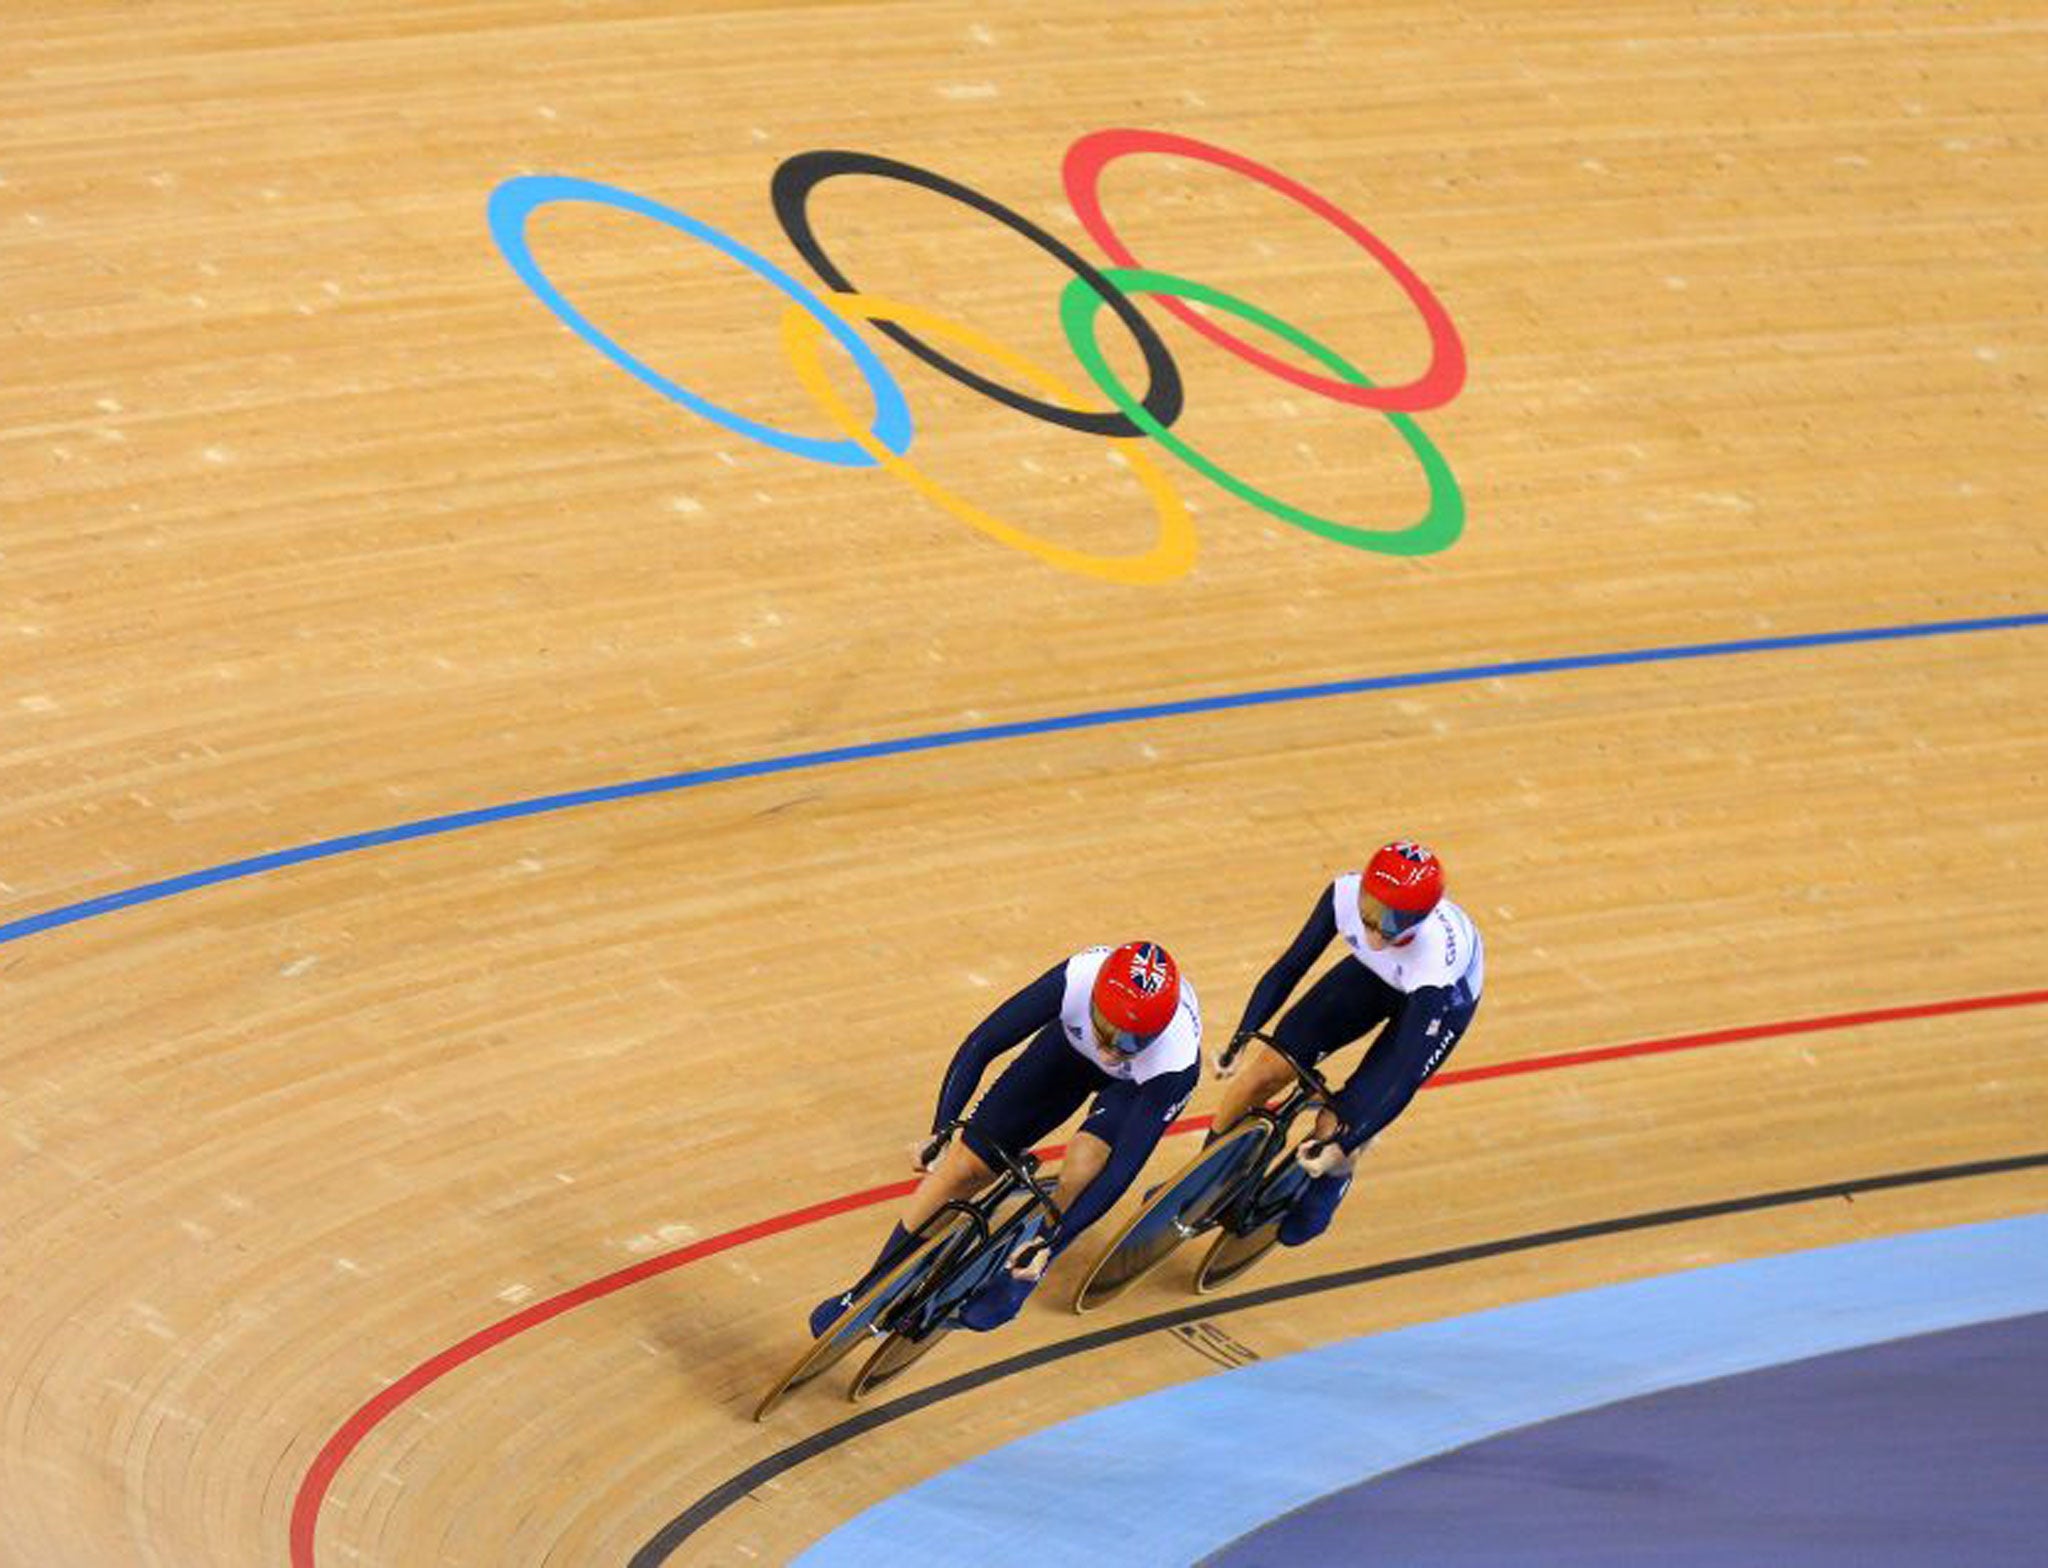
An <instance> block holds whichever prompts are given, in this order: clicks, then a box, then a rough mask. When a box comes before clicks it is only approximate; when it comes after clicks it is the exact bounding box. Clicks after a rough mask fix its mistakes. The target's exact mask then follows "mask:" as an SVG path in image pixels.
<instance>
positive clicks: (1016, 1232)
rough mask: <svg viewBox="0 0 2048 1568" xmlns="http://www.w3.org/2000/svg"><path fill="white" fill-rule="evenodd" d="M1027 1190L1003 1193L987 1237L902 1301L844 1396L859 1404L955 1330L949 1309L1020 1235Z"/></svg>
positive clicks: (986, 1275) (981, 1281)
mask: <svg viewBox="0 0 2048 1568" xmlns="http://www.w3.org/2000/svg"><path fill="white" fill-rule="evenodd" d="M1031 1201H1032V1200H1031V1194H1030V1193H1028V1192H1023V1191H1017V1192H1013V1193H1011V1194H1009V1195H1008V1196H1007V1197H1005V1198H1003V1199H1002V1200H1001V1201H1000V1202H999V1203H998V1204H997V1205H996V1207H995V1209H994V1211H993V1212H992V1213H991V1214H990V1215H989V1221H988V1224H989V1234H988V1239H987V1240H986V1241H984V1242H982V1243H981V1244H980V1245H978V1246H975V1247H972V1248H970V1249H968V1250H967V1251H966V1252H965V1253H964V1255H963V1254H962V1253H959V1252H956V1253H955V1254H954V1256H953V1259H952V1261H951V1263H950V1265H949V1266H948V1267H946V1268H945V1269H944V1270H943V1271H942V1272H943V1274H944V1277H943V1278H940V1279H936V1280H934V1281H933V1282H932V1283H931V1285H930V1288H928V1289H927V1290H925V1291H923V1292H921V1293H920V1294H919V1295H918V1297H917V1298H916V1299H914V1300H907V1301H905V1303H904V1304H903V1307H902V1308H901V1310H899V1311H898V1312H897V1313H896V1315H895V1317H894V1320H893V1322H892V1325H891V1328H890V1331H889V1333H888V1334H887V1336H886V1337H884V1339H883V1340H882V1343H881V1344H879V1345H878V1346H876V1347H875V1353H874V1354H873V1355H871V1356H869V1357H868V1359H867V1362H866V1364H865V1365H864V1366H862V1367H861V1369H860V1370H859V1371H858V1372H856V1373H855V1374H854V1375H853V1384H852V1386H851V1387H850V1388H848V1389H847V1391H846V1397H847V1398H848V1399H850V1400H852V1401H853V1402H854V1403H855V1404H858V1403H859V1402H860V1401H861V1400H862V1399H864V1398H866V1397H867V1396H868V1395H869V1394H870V1393H872V1392H874V1390H876V1389H878V1388H880V1387H881V1386H882V1385H883V1384H884V1383H887V1382H888V1381H889V1380H890V1379H891V1378H893V1377H895V1376H896V1375H897V1374H898V1373H900V1372H903V1371H906V1370H907V1369H908V1368H909V1367H910V1366H911V1365H912V1364H913V1363H915V1362H918V1361H920V1360H922V1359H923V1358H924V1357H925V1356H927V1355H928V1354H930V1352H931V1349H932V1347H933V1346H934V1345H936V1344H938V1342H939V1341H940V1340H942V1339H944V1338H945V1337H946V1336H947V1335H948V1334H950V1333H951V1332H952V1331H953V1314H954V1313H955V1312H956V1311H958V1310H959V1308H960V1306H961V1305H962V1303H964V1302H965V1301H966V1300H967V1298H968V1297H969V1296H971V1295H973V1294H974V1293H975V1292H976V1291H977V1290H979V1289H980V1288H981V1287H982V1286H983V1285H984V1284H986V1283H987V1282H988V1281H989V1279H990V1278H992V1277H993V1276H994V1274H995V1272H996V1270H997V1269H999V1268H1000V1267H1002V1265H1003V1261H1004V1260H1005V1259H1006V1258H1008V1257H1009V1255H1010V1252H1011V1250H1012V1249H1013V1248H1014V1247H1015V1246H1016V1244H1017V1243H1018V1241H1019V1240H1020V1239H1021V1228H1020V1226H1019V1224H1018V1223H1017V1222H1018V1221H1019V1220H1021V1218H1022V1217H1023V1214H1024V1211H1025V1210H1026V1209H1028V1208H1029V1207H1030V1206H1031Z"/></svg>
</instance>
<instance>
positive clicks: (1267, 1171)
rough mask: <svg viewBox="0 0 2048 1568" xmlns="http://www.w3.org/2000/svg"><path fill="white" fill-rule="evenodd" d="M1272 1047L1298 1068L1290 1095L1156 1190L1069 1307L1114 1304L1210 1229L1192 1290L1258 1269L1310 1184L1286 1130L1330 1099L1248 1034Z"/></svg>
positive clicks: (1307, 1073) (1241, 1123)
mask: <svg viewBox="0 0 2048 1568" xmlns="http://www.w3.org/2000/svg"><path fill="white" fill-rule="evenodd" d="M1247 1038H1248V1039H1251V1040H1257V1041H1260V1042H1261V1043H1263V1044H1265V1045H1269V1046H1272V1047H1273V1050H1274V1052H1275V1053H1276V1054H1277V1055H1278V1056H1279V1057H1280V1059H1281V1060H1282V1061H1283V1062H1285V1063H1286V1064H1287V1065H1288V1066H1289V1067H1290V1068H1292V1069H1293V1070H1294V1078H1295V1085H1294V1087H1293V1089H1291V1090H1289V1091H1288V1093H1287V1094H1286V1095H1285V1096H1284V1097H1283V1098H1281V1099H1280V1100H1279V1101H1278V1102H1276V1103H1275V1104H1272V1105H1264V1106H1256V1107H1254V1108H1253V1109H1252V1110H1250V1111H1248V1112H1246V1113H1245V1115H1244V1116H1243V1117H1242V1118H1240V1119H1239V1120H1238V1122H1237V1123H1236V1124H1235V1125H1234V1126H1232V1127H1229V1128H1227V1129H1226V1130H1225V1131H1223V1132H1221V1133H1219V1134H1217V1135H1216V1136H1215V1138H1214V1139H1213V1140H1212V1141H1211V1142H1209V1143H1207V1144H1205V1145H1203V1147H1202V1148H1201V1149H1200V1150H1199V1151H1198V1152H1197V1153H1196V1154H1195V1156H1194V1157H1193V1158H1192V1159H1190V1160H1189V1161H1188V1163H1187V1164H1186V1165H1184V1166H1182V1167H1181V1168H1180V1170H1178V1171H1177V1172H1175V1173H1174V1174H1173V1175H1172V1176H1170V1177H1168V1178H1167V1179H1166V1180H1165V1181H1163V1182H1161V1183H1160V1184H1159V1185H1158V1186H1156V1187H1154V1188H1152V1189H1151V1190H1150V1191H1149V1192H1148V1193H1146V1195H1145V1201H1144V1202H1143V1203H1141V1204H1140V1205H1139V1206H1138V1211H1137V1213H1135V1214H1133V1215H1132V1216H1131V1217H1130V1219H1129V1220H1127V1221H1126V1222H1125V1223H1124V1227H1123V1229H1121V1230H1120V1231H1118V1232H1117V1233H1116V1236H1115V1238H1114V1239H1113V1240H1111V1242H1110V1244H1109V1246H1108V1247H1107V1248H1106V1249H1105V1250H1104V1251H1103V1254H1102V1256H1101V1257H1099V1258H1097V1259H1096V1260H1095V1266H1094V1267H1093V1268H1092V1269H1090V1270H1089V1271H1088V1277H1087V1278H1086V1279H1084V1280H1082V1281H1081V1288H1080V1289H1079V1290H1078V1291H1076V1292H1075V1294H1074V1310H1075V1311H1076V1312H1087V1311H1089V1310H1091V1309H1092V1308H1095V1307H1099V1306H1101V1305H1102V1304H1103V1303H1104V1302H1106V1301H1110V1300H1113V1299H1114V1298H1115V1297H1117V1296H1119V1295H1121V1294H1122V1293H1123V1292H1124V1291H1126V1290H1128V1289H1129V1288H1130V1287H1131V1286H1132V1285H1134V1284H1136V1283H1137V1282H1138V1281H1139V1280H1141V1279H1143V1278H1144V1277H1145V1276H1146V1275H1147V1274H1149V1273H1151V1272H1152V1271H1153V1270H1154V1269H1156V1268H1158V1267H1159V1265H1160V1264H1162V1263H1164V1262H1165V1261H1166V1260H1167V1258H1169V1257H1170V1256H1172V1254H1173V1253H1174V1251H1175V1250H1176V1249H1177V1248H1178V1247H1179V1246H1180V1245H1181V1243H1183V1242H1185V1241H1191V1240H1193V1239H1194V1238H1195V1237H1196V1236H1200V1235H1202V1234H1204V1233H1206V1232H1208V1231H1212V1230H1213V1231H1215V1232H1216V1239H1215V1240H1214V1241H1213V1242H1211V1243H1210V1246H1209V1250H1208V1251H1207V1252H1206V1253H1205V1254H1203V1257H1202V1261H1201V1263H1200V1264H1199V1265H1197V1267H1196V1269H1195V1290H1196V1291H1197V1292H1198V1293H1200V1294H1207V1293H1208V1292H1209V1291H1212V1290H1214V1289H1215V1288H1216V1287H1217V1286H1219V1285H1223V1284H1226V1283H1228V1282H1229V1281H1230V1280H1233V1279H1235V1278H1237V1277H1238V1276H1239V1275H1240V1274H1242V1273H1244V1271H1245V1270H1246V1269H1248V1268H1250V1267H1251V1266H1252V1265H1253V1264H1254V1263H1256V1262H1258V1261H1259V1259H1260V1258H1263V1257H1264V1256H1265V1255H1266V1254H1267V1253H1268V1252H1270V1251H1271V1250H1272V1249H1273V1248H1274V1246H1276V1245H1277V1244H1278V1243H1279V1240H1280V1221H1281V1220H1282V1219H1283V1218H1285V1217H1286V1214H1287V1211H1288V1209H1289V1208H1291V1207H1292V1206H1293V1204H1294V1200H1295V1199H1296V1198H1298V1197H1299V1196H1300V1195H1301V1192H1302V1189H1303V1188H1304V1187H1306V1186H1307V1185H1308V1181H1309V1175H1308V1172H1306V1171H1304V1170H1303V1169H1302V1168H1301V1166H1300V1165H1299V1164H1297V1163H1296V1162H1295V1159H1294V1152H1293V1150H1292V1148H1290V1146H1289V1143H1288V1132H1289V1129H1290V1128H1291V1127H1292V1125H1293V1123H1294V1122H1295V1120H1296V1118H1298V1117H1299V1116H1300V1115H1301V1113H1302V1112H1303V1111H1305V1110H1308V1109H1310V1108H1311V1107H1317V1108H1321V1107H1327V1106H1328V1105H1329V1104H1330V1103H1331V1102H1332V1100H1333V1098H1334V1095H1333V1093H1332V1091H1331V1089H1330V1086H1329V1085H1328V1084H1327V1083H1325V1082H1324V1081H1323V1079H1322V1075H1321V1074H1319V1073H1318V1072H1317V1071H1316V1070H1315V1069H1314V1068H1313V1067H1304V1066H1302V1065H1301V1064H1300V1063H1299V1062H1297V1061H1295V1060H1294V1058H1293V1057H1291V1056H1289V1055H1288V1054H1287V1053H1286V1052H1285V1051H1282V1050H1281V1049H1280V1048H1279V1046H1278V1044H1277V1043H1276V1042H1275V1041H1274V1040H1273V1038H1272V1037H1271V1036H1270V1035H1264V1034H1258V1033H1256V1032H1254V1033H1251V1034H1249V1035H1247Z"/></svg>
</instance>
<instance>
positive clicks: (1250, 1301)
mask: <svg viewBox="0 0 2048 1568" xmlns="http://www.w3.org/2000/svg"><path fill="white" fill-rule="evenodd" d="M2042 1166H2048V1150H2041V1151H2039V1152H2036V1153H2033V1154H2015V1155H2009V1156H2007V1157H2006V1158H2004V1159H1996V1160H1974V1161H1971V1162H1970V1163H1968V1164H1966V1165H1935V1166H1928V1167H1925V1168H1923V1169H1921V1170H1913V1171H1890V1172H1886V1173H1884V1174H1882V1175H1877V1176H1852V1177H1850V1178H1848V1179H1847V1180H1845V1181H1833V1182H1823V1183H1822V1184H1820V1185H1819V1186H1814V1187H1788V1188H1784V1189H1781V1190H1780V1191H1777V1192H1759V1193H1751V1194H1749V1195H1748V1196H1746V1197H1741V1198H1721V1199H1718V1200H1716V1201H1714V1202H1711V1203H1693V1204H1687V1205H1686V1206H1684V1207H1683V1208H1676V1209H1655V1210H1652V1211H1650V1212H1648V1213H1645V1214H1624V1215H1620V1216H1618V1217H1616V1218H1613V1219H1605V1220H1589V1221H1588V1222H1586V1223H1585V1224H1582V1225H1566V1226H1562V1227H1560V1228H1559V1229H1556V1230H1543V1231H1534V1232H1531V1233H1530V1234H1528V1235H1525V1236H1508V1237H1503V1238H1502V1239H1500V1240H1498V1241H1480V1242H1474V1243H1472V1244H1471V1245H1470V1246H1464V1247H1452V1248H1449V1249H1447V1250H1445V1251H1443V1252H1424V1253H1418V1254H1416V1255H1415V1256H1413V1257H1407V1258H1394V1259H1391V1260H1389V1261H1388V1262H1385V1263H1368V1264H1366V1265H1364V1266H1363V1267H1360V1268H1355V1269H1343V1270H1340V1271H1339V1272H1337V1273H1335V1274H1319V1275H1316V1276H1314V1277H1313V1278H1310V1279H1298V1280H1292V1281H1289V1282H1288V1283H1287V1284H1284V1285H1268V1286H1266V1287H1265V1288H1264V1289H1262V1290H1248V1291H1245V1292H1243V1293H1241V1294H1239V1295H1235V1296H1221V1297H1203V1298H1201V1299H1200V1300H1198V1301H1196V1302H1195V1303H1194V1304H1193V1305H1191V1306H1185V1307H1177V1308H1175V1309H1174V1310H1172V1311H1170V1312H1160V1313H1155V1314H1153V1315H1152V1316H1151V1317H1145V1318H1136V1319H1133V1320H1132V1321H1131V1322H1128V1323H1118V1324H1115V1325H1113V1326H1112V1327H1109V1328H1100V1329H1096V1330H1095V1331H1094V1332H1093V1333H1089V1334H1077V1335H1075V1336H1074V1337H1073V1338H1072V1339H1063V1340H1059V1341H1057V1342H1055V1343H1053V1344H1050V1345H1041V1346H1039V1347H1038V1348H1037V1349H1036V1350H1027V1351H1025V1352H1024V1353H1023V1354H1021V1355H1015V1356H1011V1357H1009V1358H1007V1359H1006V1360H1002V1361H994V1362H990V1363H989V1364H988V1365H987V1366H984V1367H977V1368H975V1369H974V1370H973V1371H971V1372H963V1373H961V1374H960V1375H959V1376H958V1377H951V1378H948V1379H946V1381H944V1382H943V1383H934V1384H932V1386H931V1387H929V1388H922V1389H919V1390H918V1391H917V1392H916V1393H914V1394H905V1395H902V1396H901V1397H899V1398H896V1399H892V1400H890V1401H889V1402H888V1403H886V1404H881V1405H876V1406H874V1407H873V1408H871V1409H868V1410H863V1411H862V1412H861V1413H860V1414H859V1415H856V1416H853V1417H850V1418H849V1419H847V1420H845V1421H841V1422H840V1423H839V1424H838V1425H836V1426H829V1427H827V1428H825V1430H823V1431H822V1432H814V1433H812V1434H811V1435H810V1436H809V1437H807V1438H804V1439H803V1440H802V1441H801V1442H796V1443H792V1444H790V1446H789V1447H787V1448H784V1449H779V1450H778V1451H776V1452H775V1453H772V1454H770V1455H769V1456H768V1457H767V1458H765V1459H761V1460H758V1461H756V1462H755V1463H754V1464H751V1465H749V1466H747V1468H746V1469H744V1470H742V1471H741V1472H740V1473H739V1474H737V1475H735V1476H733V1477H732V1478H731V1479H729V1480H726V1481H722V1482H720V1483H719V1484H718V1485H717V1486H715V1487H713V1488H712V1489H711V1490H710V1491H708V1492H706V1493H705V1494H704V1495H703V1496H702V1497H700V1498H698V1499H697V1501H696V1502H694V1503H692V1504H691V1505H690V1506H689V1507H688V1508H686V1509H684V1510H683V1511H682V1512H681V1513H679V1514H677V1515H676V1516H675V1518H673V1519H671V1520H670V1521H669V1522H668V1523H667V1524H665V1525H663V1526H662V1527H661V1528H660V1529H659V1530H657V1531H656V1532H655V1533H654V1534H653V1535H652V1536H651V1537H650V1538H649V1539H648V1541H647V1542H646V1544H645V1545H643V1546H642V1547H641V1548H640V1549H639V1550H638V1551H636V1552H635V1553H634V1554H633V1556H632V1558H631V1559H630V1561H629V1562H628V1565H627V1568H659V1565H660V1564H662V1563H665V1562H667V1561H668V1559H669V1557H670V1555H671V1554H673V1553H674V1551H675V1549H676V1548H677V1547H678V1546H680V1545H682V1543H683V1542H684V1541H686V1540H688V1539H689V1538H690V1537H691V1536H692V1535H695V1534H696V1533H697V1532H698V1531H699V1530H701V1529H703V1528H704V1526H705V1525H707V1524H709V1523H710V1522H711V1521H712V1520H713V1519H716V1518H717V1517H718V1516H719V1515H720V1514H721V1513H723V1512H725V1510H726V1509H728V1508H730V1507H731V1506H732V1505H733V1504H734V1503H736V1502H738V1501H739V1500H740V1499H741V1498H743V1497H745V1496H747V1495H748V1494H749V1493H751V1492H752V1491H754V1490H755V1488H757V1487H759V1486H761V1485H762V1484H763V1483H764V1482H767V1481H772V1480H774V1479H775V1478H776V1477H777V1476H779V1475H782V1474H783V1473H784V1472H786V1471H789V1470H793V1469H795V1468H796V1467H797V1466H798V1465H800V1464H802V1463H804V1461H806V1460H808V1459H815V1458H816V1457H817V1456H818V1455H820V1454H823V1453H829V1452H830V1451H831V1450H833V1449H835V1448H837V1447H839V1446H840V1445H841V1444H843V1443H849V1442H851V1441H853V1439H855V1438H856V1437H860V1436H862V1435H864V1434H865V1433H868V1432H872V1431H873V1430H874V1429H875V1428H876V1427H879V1426H886V1425H888V1424H889V1423H890V1422H891V1421H900V1420H902V1419H903V1418H904V1417H905V1416H912V1415H916V1414H917V1413H918V1412H919V1411H920V1410H926V1409H929V1408H930V1407H931V1406H933V1405H936V1404H940V1403H943V1402H944V1401H945V1400H948V1399H952V1398H953V1397H955V1396H956V1395H959V1394H966V1393H972V1392H973V1391H974V1390H975V1389H978V1388H986V1387H987V1386H988V1385H989V1384H991V1383H996V1382H1000V1381H1001V1380H1002V1379H1004V1378H1006V1377H1014V1376H1016V1375H1017V1374H1018V1373H1020V1372H1030V1371H1035V1370H1036V1369H1037V1368H1039V1367H1042V1366H1048V1365H1050V1364H1051V1363H1053V1362H1055V1361H1064V1360H1065V1359H1066V1358H1067V1357H1069V1356H1079V1355H1085V1354H1086V1353H1087V1352H1089V1351H1091V1350H1100V1349H1102V1348H1103V1347H1104V1346H1105V1345H1114V1344H1117V1343H1119V1342H1121V1341H1123V1340H1126V1339H1136V1338H1138V1337H1139V1336H1141V1335H1144V1334H1150V1333H1155V1332H1157V1331H1158V1330H1160V1329H1171V1328H1176V1327H1178V1326H1180V1325H1181V1324H1184V1323H1193V1322H1196V1321H1198V1320H1199V1319H1202V1318H1211V1317H1220V1316H1222V1315H1223V1314H1224V1313H1227V1312H1244V1311H1248V1310H1250V1309H1251V1308H1253V1307H1264V1306H1270V1305H1272V1304H1273V1303H1274V1302H1276V1301H1292V1300H1294V1299H1295V1298H1296V1297H1299V1296H1313V1295H1318V1294H1320V1293H1321V1292H1323V1291H1326V1290H1344V1289H1348V1288H1349V1287H1350V1286H1353V1285H1366V1284H1370V1283H1371V1282H1372V1281H1374V1280H1381V1279H1392V1278H1395V1277H1396V1276H1398V1275H1402V1274H1424V1273H1428V1272H1429V1271H1430V1270H1432V1269H1443V1268H1451V1267H1453V1266H1454V1265H1456V1264H1460V1263H1473V1262H1477V1261H1478V1260H1479V1259H1481V1258H1497V1257H1503V1256H1505V1255H1507V1254H1509V1253H1515V1252H1535V1251H1538V1250H1540V1249H1542V1248H1545V1247H1556V1246H1561V1245H1563V1244H1565V1243H1566V1242H1573V1241H1587V1240H1590V1239H1592V1238H1594V1237H1596V1236H1615V1235H1621V1234H1624V1233H1626V1232H1628V1231H1637V1230H1655V1229H1658V1228H1660V1227H1662V1226H1665V1225H1683V1224H1687V1223H1690V1222H1691V1221H1693V1220H1704V1219H1717V1218H1720V1217H1722V1216H1724V1215H1729V1214H1748V1213H1754V1212H1756V1211H1758V1210H1761V1209H1781V1208H1789V1207H1791V1206H1792V1205H1794V1204H1800V1203H1813V1202H1816V1201H1818V1200H1820V1199H1823V1198H1841V1199H1844V1200H1853V1199H1854V1197H1855V1196H1856V1194H1857V1193H1860V1192H1883V1191H1886V1190H1888V1189H1891V1188H1896V1187H1919V1186H1927V1185H1931V1184H1933V1183H1935V1182H1944V1181H1962V1180H1965V1179H1967V1178H1969V1177H1973V1176H1997V1175H2003V1174H2005V1173H2006V1172H2009V1171H2023V1170H2032V1169H2036V1168H2038V1167H2042Z"/></svg>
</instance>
